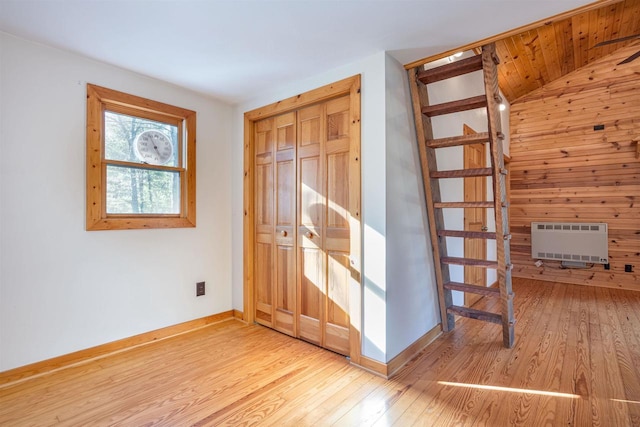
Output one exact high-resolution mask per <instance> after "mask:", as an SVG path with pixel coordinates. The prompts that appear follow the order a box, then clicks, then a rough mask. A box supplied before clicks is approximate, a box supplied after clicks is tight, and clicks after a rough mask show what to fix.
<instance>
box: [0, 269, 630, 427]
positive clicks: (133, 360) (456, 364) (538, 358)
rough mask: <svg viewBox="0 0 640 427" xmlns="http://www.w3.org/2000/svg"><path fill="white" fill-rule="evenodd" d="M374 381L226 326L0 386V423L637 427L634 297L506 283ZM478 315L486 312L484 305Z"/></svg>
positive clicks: (282, 339) (295, 343) (316, 355)
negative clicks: (499, 303)
mask: <svg viewBox="0 0 640 427" xmlns="http://www.w3.org/2000/svg"><path fill="white" fill-rule="evenodd" d="M513 287H514V291H515V293H516V298H515V307H514V310H515V313H516V318H517V319H518V323H517V324H516V345H515V346H514V348H512V349H505V348H504V347H503V346H502V343H501V340H500V338H501V336H500V331H499V329H500V327H499V326H498V325H492V324H488V323H485V322H478V321H475V320H473V319H459V320H457V322H456V328H455V329H454V330H453V331H451V332H449V333H446V334H443V335H442V336H441V337H439V338H438V339H437V340H435V341H434V342H433V343H432V344H431V345H429V346H428V347H427V348H425V349H423V350H422V351H421V352H420V353H419V354H418V355H417V356H416V357H415V358H414V359H412V360H411V361H410V362H409V363H408V364H407V365H406V366H404V367H403V368H402V369H400V370H399V371H398V374H397V375H396V376H395V377H394V378H392V379H391V380H384V379H382V378H380V377H378V376H375V375H373V374H371V373H369V372H366V371H364V370H361V369H358V368H356V367H354V366H351V365H350V364H349V362H348V360H347V359H346V358H344V357H343V356H340V355H337V354H335V353H331V352H329V351H326V350H323V349H321V348H318V347H316V346H313V345H311V344H308V343H306V342H303V341H299V340H295V339H292V338H290V337H288V336H285V335H283V334H280V333H278V332H275V331H272V330H270V329H268V328H264V327H261V326H257V325H246V324H244V323H242V322H239V321H237V320H229V321H227V322H223V323H221V324H215V325H209V326H207V327H204V328H201V329H198V330H194V331H192V332H189V333H186V334H183V335H180V336H176V337H172V338H168V339H166V340H163V341H160V342H157V343H153V344H150V345H146V346H141V347H138V348H134V349H131V350H128V351H123V352H120V353H117V354H114V355H111V356H108V357H104V358H100V359H97V360H94V361H87V362H84V363H82V364H79V365H77V366H73V367H69V368H66V369H62V370H59V371H57V372H53V373H51V374H47V375H43V376H40V377H37V378H32V379H27V380H24V381H22V382H19V383H15V384H7V385H5V386H2V387H0V425H2V426H3V427H5V426H10V427H14V426H15V427H23V426H31V425H33V426H49V425H56V426H80V425H81V426H86V425H91V426H127V427H128V426H132V425H133V426H140V425H158V426H182V425H188V426H209V425H216V426H218V425H248V426H249V425H260V426H310V425H314V426H315V425H320V426H324V425H327V426H328V425H340V426H341V425H375V426H379V427H382V426H385V427H386V426H391V425H396V426H402V427H404V426H409V425H424V426H440V425H447V426H448V425H460V426H498V425H514V426H539V425H571V426H583V425H584V426H586V425H603V426H606V425H611V426H614V425H615V426H618V425H620V426H640V293H634V292H632V291H623V290H618V289H609V288H594V287H581V286H577V285H565V284H559V283H549V282H538V281H535V280H530V279H515V280H514V284H513ZM477 304H478V305H477V308H479V309H482V310H491V309H495V308H496V305H495V304H496V302H495V301H493V300H491V299H489V298H482V299H481V300H480V301H479V302H478V303H477Z"/></svg>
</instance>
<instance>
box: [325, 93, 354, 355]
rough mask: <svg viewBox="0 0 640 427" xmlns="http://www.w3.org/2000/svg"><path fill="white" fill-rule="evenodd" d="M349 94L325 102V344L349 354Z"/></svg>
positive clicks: (339, 351)
mask: <svg viewBox="0 0 640 427" xmlns="http://www.w3.org/2000/svg"><path fill="white" fill-rule="evenodd" d="M349 106H350V104H349V97H348V96H347V97H342V98H339V99H336V100H333V101H329V102H327V104H326V114H327V121H326V147H325V164H326V177H327V178H326V193H325V194H326V221H325V246H324V249H325V253H326V257H327V280H326V292H325V293H326V296H327V301H326V317H325V323H324V327H325V331H324V335H325V347H327V348H329V349H331V350H334V351H336V352H338V353H342V354H347V355H348V354H349V326H350V325H349V323H350V320H349V314H348V313H349V283H350V270H349V263H350V258H349V255H350V254H349V251H350V230H349V191H350V189H349V148H350V146H349V145H350V138H349V129H350V127H349Z"/></svg>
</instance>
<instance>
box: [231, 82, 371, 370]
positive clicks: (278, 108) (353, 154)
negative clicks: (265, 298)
mask: <svg viewBox="0 0 640 427" xmlns="http://www.w3.org/2000/svg"><path fill="white" fill-rule="evenodd" d="M347 94H348V95H350V104H351V105H350V115H351V117H350V119H351V120H350V127H351V138H352V141H351V148H350V160H349V161H350V167H349V169H350V171H349V185H350V188H352V189H353V190H354V191H353V192H350V193H352V194H350V196H349V197H350V199H349V213H350V215H351V219H350V222H351V225H352V226H351V278H352V283H351V284H350V289H349V290H350V297H352V299H350V301H353V302H354V304H351V303H350V304H349V317H350V319H351V322H350V323H351V330H350V332H349V341H350V342H349V344H350V352H351V354H350V357H351V360H352V361H353V362H354V363H356V364H358V363H359V361H360V356H361V345H362V344H361V343H362V341H361V330H362V327H361V322H362V320H361V318H362V282H361V272H362V257H361V249H360V248H361V234H362V232H361V227H362V223H361V211H360V207H361V201H360V200H361V170H360V144H361V141H360V120H361V115H360V111H361V110H360V75H356V76H353V77H348V78H346V79H343V80H340V81H338V82H335V83H331V84H328V85H326V86H322V87H319V88H317V89H314V90H311V91H309V92H305V93H302V94H299V95H296V96H292V97H290V98H287V99H284V100H281V101H278V102H274V103H273V104H269V105H266V106H264V107H260V108H257V109H254V110H251V111H248V112H246V113H245V114H244V178H243V204H244V209H243V236H244V237H243V276H244V278H243V294H244V295H243V296H244V302H243V307H244V320H245V321H246V322H248V323H253V322H254V321H255V318H254V313H255V304H254V297H255V294H254V273H255V272H254V253H255V252H254V251H255V243H254V239H253V238H251V237H252V236H253V235H254V233H255V199H254V196H255V194H254V188H253V182H254V179H255V176H254V170H253V156H254V153H255V151H254V150H255V146H254V144H255V141H254V123H255V122H256V121H258V120H261V119H265V118H268V117H272V116H276V115H278V114H282V113H286V112H289V111H294V110H298V109H300V108H302V107H306V106H308V105H311V104H315V103H318V102H322V101H326V100H329V99H333V98H337V97H339V96H343V95H347Z"/></svg>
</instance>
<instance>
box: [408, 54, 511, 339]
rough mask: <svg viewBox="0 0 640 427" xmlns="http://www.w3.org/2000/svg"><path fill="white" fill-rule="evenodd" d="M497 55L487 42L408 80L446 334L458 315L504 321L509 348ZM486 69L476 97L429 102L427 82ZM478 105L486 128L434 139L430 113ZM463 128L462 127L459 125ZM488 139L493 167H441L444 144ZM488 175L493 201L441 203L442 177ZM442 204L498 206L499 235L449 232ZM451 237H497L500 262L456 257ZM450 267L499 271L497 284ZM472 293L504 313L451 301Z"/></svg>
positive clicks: (415, 72)
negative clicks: (456, 277) (480, 282)
mask: <svg viewBox="0 0 640 427" xmlns="http://www.w3.org/2000/svg"><path fill="white" fill-rule="evenodd" d="M498 63H499V60H498V57H497V55H496V53H495V46H494V45H493V44H489V45H486V46H483V47H482V54H481V55H475V56H473V57H470V58H467V59H462V60H460V61H456V62H453V63H450V64H447V65H443V66H441V67H437V68H433V69H430V70H424V67H423V66H417V67H415V68H412V69H409V70H408V72H409V84H410V86H411V98H412V103H413V111H414V116H415V124H416V133H417V137H418V144H419V151H420V163H421V164H422V176H423V180H424V190H425V196H426V202H427V212H428V215H429V227H430V233H431V242H432V244H433V249H434V250H433V257H434V262H435V266H436V268H435V272H436V282H437V286H438V296H439V300H440V312H441V316H442V328H443V330H444V331H445V332H447V331H449V330H452V329H453V328H454V327H455V315H459V316H464V317H470V318H473V319H478V320H484V321H488V322H492V323H497V324H502V338H503V343H504V346H505V347H508V348H511V347H513V344H514V339H515V337H514V324H515V319H514V316H513V292H512V289H511V267H512V265H511V262H510V258H511V257H510V249H509V241H510V239H511V235H510V234H509V218H508V216H507V212H508V211H507V207H508V205H507V200H506V184H505V176H506V169H505V167H504V156H503V153H502V139H503V138H504V135H503V134H502V132H501V127H500V113H499V104H500V103H501V101H502V99H501V97H500V93H499V91H498V76H497V64H498ZM478 70H483V72H484V87H485V94H484V95H481V96H474V97H472V98H467V99H462V100H456V101H452V102H446V103H443V104H437V105H430V104H429V97H428V94H427V85H428V84H430V83H434V82H437V81H441V80H445V79H449V78H452V77H456V76H460V75H463V74H467V73H471V72H474V71H478ZM475 108H486V110H487V117H488V131H487V132H484V133H478V134H473V135H464V136H455V137H449V138H440V139H434V138H433V129H432V125H431V117H433V116H437V115H442V114H451V113H456V112H459V111H465V110H471V109H475ZM461 128H462V126H461ZM486 142H488V143H489V147H490V151H491V167H488V168H479V169H462V170H446V171H440V170H438V167H437V164H436V150H437V149H439V148H444V147H453V146H462V145H467V144H477V143H486ZM478 176H486V177H489V176H490V177H492V179H493V194H494V197H493V198H494V200H493V201H483V202H464V201H462V202H443V201H442V198H441V196H440V184H439V180H440V179H442V178H467V177H478ZM444 208H494V212H495V221H496V225H495V230H496V231H495V233H494V232H487V231H464V230H447V229H445V227H444V216H443V212H442V210H443V209H444ZM447 237H458V238H464V239H495V240H496V243H497V244H496V247H497V261H490V260H485V259H471V258H456V257H451V256H449V255H448V253H447V244H446V238H447ZM449 265H463V266H475V267H482V268H493V269H496V270H497V276H498V287H497V288H492V287H481V286H476V285H472V284H467V283H458V282H452V281H451V280H450V275H449ZM454 290H455V291H461V292H471V293H475V294H479V295H483V296H486V297H492V298H499V299H500V307H501V313H500V314H498V313H492V312H487V311H482V310H477V309H473V308H470V307H460V306H455V305H453V301H452V297H451V292H452V291H454Z"/></svg>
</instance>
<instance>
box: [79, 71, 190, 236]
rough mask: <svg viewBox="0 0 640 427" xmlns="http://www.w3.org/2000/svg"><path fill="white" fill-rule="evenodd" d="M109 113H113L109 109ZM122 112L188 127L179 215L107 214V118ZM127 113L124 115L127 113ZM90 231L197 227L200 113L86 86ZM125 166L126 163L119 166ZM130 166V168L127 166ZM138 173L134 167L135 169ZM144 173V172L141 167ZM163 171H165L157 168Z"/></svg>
mask: <svg viewBox="0 0 640 427" xmlns="http://www.w3.org/2000/svg"><path fill="white" fill-rule="evenodd" d="M109 107H113V109H112V108H109ZM105 110H109V111H114V112H118V113H119V112H122V113H124V114H129V115H135V116H138V117H142V118H150V119H153V120H158V118H160V119H161V120H159V121H163V120H164V121H166V122H167V123H180V125H181V126H184V138H185V142H184V143H183V148H182V150H179V151H180V153H179V154H180V156H181V157H182V158H181V159H179V166H178V168H180V172H179V173H180V186H181V189H180V190H181V191H180V203H181V206H180V214H177V215H176V214H109V215H107V212H106V208H107V207H106V168H107V164H111V163H113V162H112V161H106V160H105V149H104V129H105V126H104V112H105ZM125 111H126V113H125ZM86 154H87V176H86V180H87V189H86V192H87V194H86V200H87V206H86V209H87V213H86V215H87V217H86V229H87V231H94V230H125V229H144V228H187V227H195V226H196V112H195V111H191V110H187V109H184V108H180V107H175V106H173V105H168V104H164V103H161V102H157V101H152V100H150V99H146V98H142V97H139V96H135V95H130V94H127V93H123V92H118V91H116V90H113V89H107V88H104V87H101V86H96V85H93V84H90V83H87V153H86ZM118 163H122V162H118ZM125 163H126V162H125ZM132 167H134V166H132ZM142 168H146V167H144V166H142ZM154 169H158V170H160V169H162V168H154Z"/></svg>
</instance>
